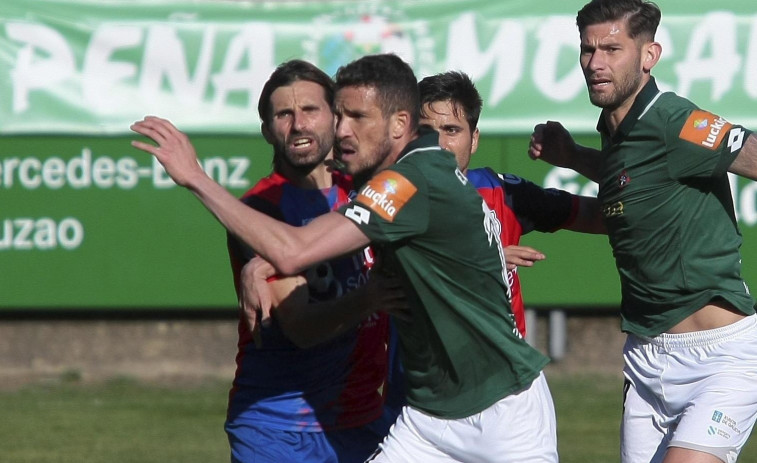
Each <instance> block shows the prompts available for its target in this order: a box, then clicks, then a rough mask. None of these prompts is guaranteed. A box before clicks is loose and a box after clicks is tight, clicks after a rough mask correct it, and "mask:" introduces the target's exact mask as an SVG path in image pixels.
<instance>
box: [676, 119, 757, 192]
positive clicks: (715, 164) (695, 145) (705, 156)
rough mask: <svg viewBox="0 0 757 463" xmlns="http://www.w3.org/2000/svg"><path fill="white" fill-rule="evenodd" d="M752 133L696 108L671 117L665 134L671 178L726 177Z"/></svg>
mask: <svg viewBox="0 0 757 463" xmlns="http://www.w3.org/2000/svg"><path fill="white" fill-rule="evenodd" d="M750 133H751V131H749V130H747V129H745V128H743V127H741V126H739V125H734V124H731V123H730V122H728V121H727V120H725V119H723V118H722V117H720V116H717V115H715V114H713V113H710V112H708V111H703V110H700V109H696V108H693V109H690V110H687V111H681V112H678V113H675V114H673V115H671V116H670V118H669V119H668V123H667V124H666V134H665V136H666V139H665V142H666V144H667V147H668V171H669V173H670V175H671V177H672V178H686V177H715V176H721V175H725V173H726V172H727V171H728V167H729V166H730V165H731V163H732V162H733V161H734V159H736V156H737V155H738V154H739V152H740V151H741V148H742V146H743V144H744V142H745V141H746V139H747V137H748V136H749V134H750Z"/></svg>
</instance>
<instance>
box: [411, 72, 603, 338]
mask: <svg viewBox="0 0 757 463" xmlns="http://www.w3.org/2000/svg"><path fill="white" fill-rule="evenodd" d="M418 88H419V89H420V93H421V123H422V124H426V125H430V126H431V127H433V128H434V129H435V130H436V131H437V132H439V146H441V147H442V148H444V149H446V150H447V151H450V152H452V153H453V154H454V155H455V159H456V160H457V166H458V167H459V168H460V170H461V171H463V173H464V174H465V175H466V176H467V177H468V180H470V181H471V183H473V186H475V187H476V189H477V190H478V193H479V194H480V195H481V197H482V198H484V200H485V201H486V204H487V205H488V206H489V209H490V210H491V213H492V220H494V221H495V223H498V228H499V229H500V232H499V236H500V240H501V242H502V246H503V247H505V256H506V260H507V263H508V267H507V281H508V283H509V293H508V298H509V299H510V304H511V306H512V314H513V317H514V319H515V325H516V326H517V328H518V331H519V333H520V334H521V335H522V336H526V329H527V327H526V317H525V313H524V311H525V308H524V305H523V296H522V294H521V290H520V279H519V278H518V273H517V271H518V267H517V265H515V264H518V265H526V266H530V265H533V262H534V261H537V260H542V259H543V258H544V255H543V254H541V253H539V252H538V251H536V250H535V249H533V248H530V247H526V246H520V245H519V243H520V237H521V236H522V235H525V234H526V233H529V232H531V231H533V230H537V231H540V232H555V231H557V230H560V229H566V230H573V231H579V232H585V233H605V231H604V225H603V224H602V216H601V215H600V213H599V204H598V202H597V199H596V198H591V197H587V196H577V195H572V194H570V193H568V192H567V191H562V190H557V189H554V188H549V189H543V188H541V187H540V186H538V185H536V184H534V183H532V182H530V181H528V180H526V179H524V178H521V177H518V176H517V175H513V174H498V173H496V172H494V171H493V170H492V169H490V168H487V167H482V168H477V169H468V165H469V163H470V160H471V156H473V154H474V153H475V152H476V150H477V149H478V138H479V131H478V118H479V115H480V114H481V107H482V106H483V102H482V100H481V95H479V93H478V90H477V89H476V86H475V85H474V84H473V81H471V79H470V77H468V76H467V75H466V74H465V73H462V72H459V71H448V72H443V73H441V74H435V75H433V76H428V77H425V78H423V79H422V80H421V81H420V82H419V83H418Z"/></svg>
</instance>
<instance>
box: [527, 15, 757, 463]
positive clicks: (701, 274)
mask: <svg viewBox="0 0 757 463" xmlns="http://www.w3.org/2000/svg"><path fill="white" fill-rule="evenodd" d="M660 18H661V13H660V10H659V8H658V7H657V6H656V5H655V4H654V3H651V2H648V1H644V0H593V1H591V2H589V3H587V4H586V5H585V6H584V7H583V8H582V9H581V10H580V11H579V12H578V17H577V25H578V30H579V33H580V38H581V48H580V64H581V68H582V69H583V72H584V76H585V79H586V83H587V86H588V90H589V99H590V100H591V102H592V103H593V104H594V105H596V106H598V107H600V108H602V113H601V115H600V118H599V123H598V125H597V129H598V131H599V133H600V135H601V140H602V148H601V150H595V149H591V148H588V147H584V146H579V145H577V144H576V143H575V142H574V141H573V139H572V137H571V136H570V135H569V134H568V132H567V131H566V130H565V129H564V128H563V127H562V125H560V124H559V123H557V122H548V123H546V124H541V125H538V126H537V127H536V128H535V129H534V133H533V135H532V139H531V144H530V146H529V155H530V156H531V157H532V158H540V159H544V160H546V161H548V162H550V163H552V164H555V165H558V166H562V167H570V168H573V169H575V170H576V171H578V172H580V173H581V174H583V175H585V176H586V177H588V178H590V179H592V180H594V181H596V182H598V183H599V199H600V201H601V203H602V207H603V212H604V218H605V224H606V226H607V230H608V234H609V237H610V244H611V245H612V247H613V253H614V256H615V260H616V265H617V268H618V272H619V274H620V281H621V289H622V303H621V316H622V325H621V327H622V329H623V331H625V332H626V333H628V337H627V342H626V345H625V347H624V359H625V368H624V375H625V377H626V385H625V388H624V392H625V398H624V412H623V421H622V427H621V455H622V462H623V463H642V462H644V463H649V462H664V463H684V462H685V463H692V462H696V463H700V462H701V463H716V462H721V461H722V462H727V463H732V462H735V461H736V458H737V456H738V454H739V452H740V451H741V449H742V448H743V446H744V444H745V442H746V440H747V438H748V437H749V435H750V433H751V430H752V428H753V426H754V422H755V418H756V417H757V388H756V387H755V384H757V316H755V310H754V300H753V298H752V296H751V295H750V293H749V289H748V287H747V285H746V283H745V282H744V280H743V279H742V277H741V257H740V254H739V248H740V246H741V234H740V232H739V230H738V226H737V222H736V218H735V214H734V209H733V200H732V197H731V190H730V186H729V181H728V177H727V173H728V172H732V173H735V174H738V175H741V176H744V177H747V178H750V179H757V138H755V136H754V135H753V134H752V132H751V131H749V130H747V129H745V128H744V127H741V126H739V125H736V124H732V123H730V122H728V121H726V120H725V119H723V118H722V117H719V116H717V115H715V114H712V113H710V112H707V111H704V110H702V109H700V108H698V107H697V106H695V105H694V104H693V103H692V102H690V101H688V100H686V99H685V98H682V97H680V96H677V95H675V94H674V93H670V92H668V93H664V92H661V91H659V90H658V88H657V85H656V83H655V80H654V78H653V77H652V76H651V70H652V68H653V67H654V66H655V64H656V63H657V61H658V60H659V59H660V55H661V53H662V49H661V46H660V44H659V43H657V42H655V40H654V36H655V32H656V30H657V26H658V24H659V22H660Z"/></svg>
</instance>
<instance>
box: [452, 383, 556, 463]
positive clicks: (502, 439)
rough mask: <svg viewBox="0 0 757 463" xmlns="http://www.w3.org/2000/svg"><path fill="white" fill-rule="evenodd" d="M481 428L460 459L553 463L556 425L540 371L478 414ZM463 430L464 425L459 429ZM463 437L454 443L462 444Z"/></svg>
mask: <svg viewBox="0 0 757 463" xmlns="http://www.w3.org/2000/svg"><path fill="white" fill-rule="evenodd" d="M480 415H481V420H480V422H474V423H473V429H476V428H479V427H480V428H481V431H482V432H481V435H480V437H479V439H478V441H477V443H476V445H474V446H469V447H468V448H466V449H465V452H464V453H463V454H462V455H463V456H464V458H463V459H462V460H463V461H482V462H491V463H556V462H557V461H558V456H557V424H556V419H555V409H554V403H553V402H552V395H551V393H550V391H549V386H548V385H547V381H546V379H545V378H544V375H543V374H541V375H540V376H539V377H537V378H536V379H535V380H534V381H533V383H532V384H531V385H530V386H529V387H528V388H526V389H525V390H523V391H521V392H519V393H517V394H513V395H510V396H507V397H505V398H504V399H502V400H500V401H499V402H497V403H495V404H494V405H492V406H491V407H489V408H488V409H486V410H484V411H483V412H482V413H481V414H480ZM463 430H465V428H463ZM465 442H466V439H464V434H463V439H461V440H460V441H459V443H458V445H461V446H464V444H465Z"/></svg>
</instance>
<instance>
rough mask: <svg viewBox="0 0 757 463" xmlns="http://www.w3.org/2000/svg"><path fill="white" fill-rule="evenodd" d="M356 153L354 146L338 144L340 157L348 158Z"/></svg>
mask: <svg viewBox="0 0 757 463" xmlns="http://www.w3.org/2000/svg"><path fill="white" fill-rule="evenodd" d="M356 154H357V149H355V147H354V146H352V145H349V144H344V143H342V144H340V145H339V156H340V157H341V158H342V159H344V158H349V157H351V156H354V155H356Z"/></svg>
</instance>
